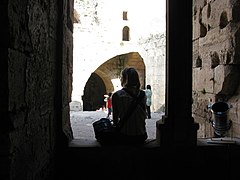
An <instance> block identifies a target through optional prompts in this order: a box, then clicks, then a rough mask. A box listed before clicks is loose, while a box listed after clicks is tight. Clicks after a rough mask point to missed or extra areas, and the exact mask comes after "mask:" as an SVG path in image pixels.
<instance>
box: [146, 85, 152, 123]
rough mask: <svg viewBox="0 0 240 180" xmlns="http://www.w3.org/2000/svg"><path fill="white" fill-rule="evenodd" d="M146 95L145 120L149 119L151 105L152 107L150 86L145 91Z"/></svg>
mask: <svg viewBox="0 0 240 180" xmlns="http://www.w3.org/2000/svg"><path fill="white" fill-rule="evenodd" d="M145 94H146V98H147V100H146V109H147V118H148V119H151V105H152V90H151V86H150V85H149V84H148V85H147V89H146V90H145Z"/></svg>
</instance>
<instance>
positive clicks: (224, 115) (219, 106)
mask: <svg viewBox="0 0 240 180" xmlns="http://www.w3.org/2000/svg"><path fill="white" fill-rule="evenodd" d="M229 109H230V107H229V105H228V104H227V103H225V102H216V103H214V104H213V105H212V107H211V111H212V113H213V121H212V126H213V128H214V130H215V133H216V134H217V135H218V136H225V134H226V132H227V131H228V130H229V129H230V127H231V121H229V119H228V111H229Z"/></svg>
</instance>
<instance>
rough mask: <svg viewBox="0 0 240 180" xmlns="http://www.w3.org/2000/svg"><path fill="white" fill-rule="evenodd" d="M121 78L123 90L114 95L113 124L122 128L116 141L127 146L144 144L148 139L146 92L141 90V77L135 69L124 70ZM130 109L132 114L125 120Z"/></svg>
mask: <svg viewBox="0 0 240 180" xmlns="http://www.w3.org/2000/svg"><path fill="white" fill-rule="evenodd" d="M120 78H121V85H122V87H123V88H122V89H121V90H118V91H116V92H115V93H114V94H113V95H112V110H113V112H112V113H113V114H112V115H113V116H112V117H113V124H114V125H115V126H120V128H119V134H118V136H117V139H116V141H117V143H120V144H127V145H136V144H143V143H144V142H145V140H146V139H147V137H148V136H147V131H146V123H145V119H146V96H145V92H144V91H143V90H141V89H140V80H139V75H138V73H137V71H136V70H135V69H134V68H132V67H127V68H125V69H123V70H122V72H121V77H120ZM137 98H138V100H139V102H138V101H136V100H137ZM134 103H135V104H134ZM134 107H135V108H134ZM128 109H132V110H131V111H132V112H131V114H130V115H127V118H126V119H125V118H124V116H125V115H126V114H128Z"/></svg>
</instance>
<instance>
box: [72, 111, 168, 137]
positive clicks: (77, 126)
mask: <svg viewBox="0 0 240 180" xmlns="http://www.w3.org/2000/svg"><path fill="white" fill-rule="evenodd" d="M162 115H163V113H155V112H152V114H151V116H152V118H151V119H146V128H147V133H148V138H149V139H155V138H156V121H158V120H161V118H162ZM106 116H107V111H102V110H99V111H70V121H71V127H72V130H73V137H74V139H88V140H94V139H95V137H94V131H93V127H92V123H93V122H94V121H96V120H98V119H100V118H102V117H106ZM110 118H111V116H110Z"/></svg>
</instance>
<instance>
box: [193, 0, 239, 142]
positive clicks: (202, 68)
mask: <svg viewBox="0 0 240 180" xmlns="http://www.w3.org/2000/svg"><path fill="white" fill-rule="evenodd" d="M239 7H240V1H239V0H234V1H232V0H218V1H204V0H202V1H201V0H200V1H199V0H198V1H194V3H193V116H194V118H195V121H196V122H198V123H199V124H200V129H199V131H198V136H199V137H213V132H214V131H213V128H212V126H211V123H209V122H208V121H209V118H211V115H212V114H211V111H209V110H210V109H208V108H207V107H208V105H211V104H213V103H215V102H217V101H219V100H220V99H223V100H224V101H225V102H227V103H228V104H229V105H231V106H232V108H230V109H229V113H228V118H229V119H230V120H231V121H232V122H233V125H232V128H231V130H230V131H229V133H228V136H234V137H240V128H239V124H240V121H239V116H240V109H239V108H240V102H239V96H240V95H239V80H240V56H239V47H240V45H239V43H240V36H239V31H240V28H239V27H240V22H239V19H240V13H239V12H240V11H239ZM237 9H238V10H237ZM211 119H212V118H211Z"/></svg>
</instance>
